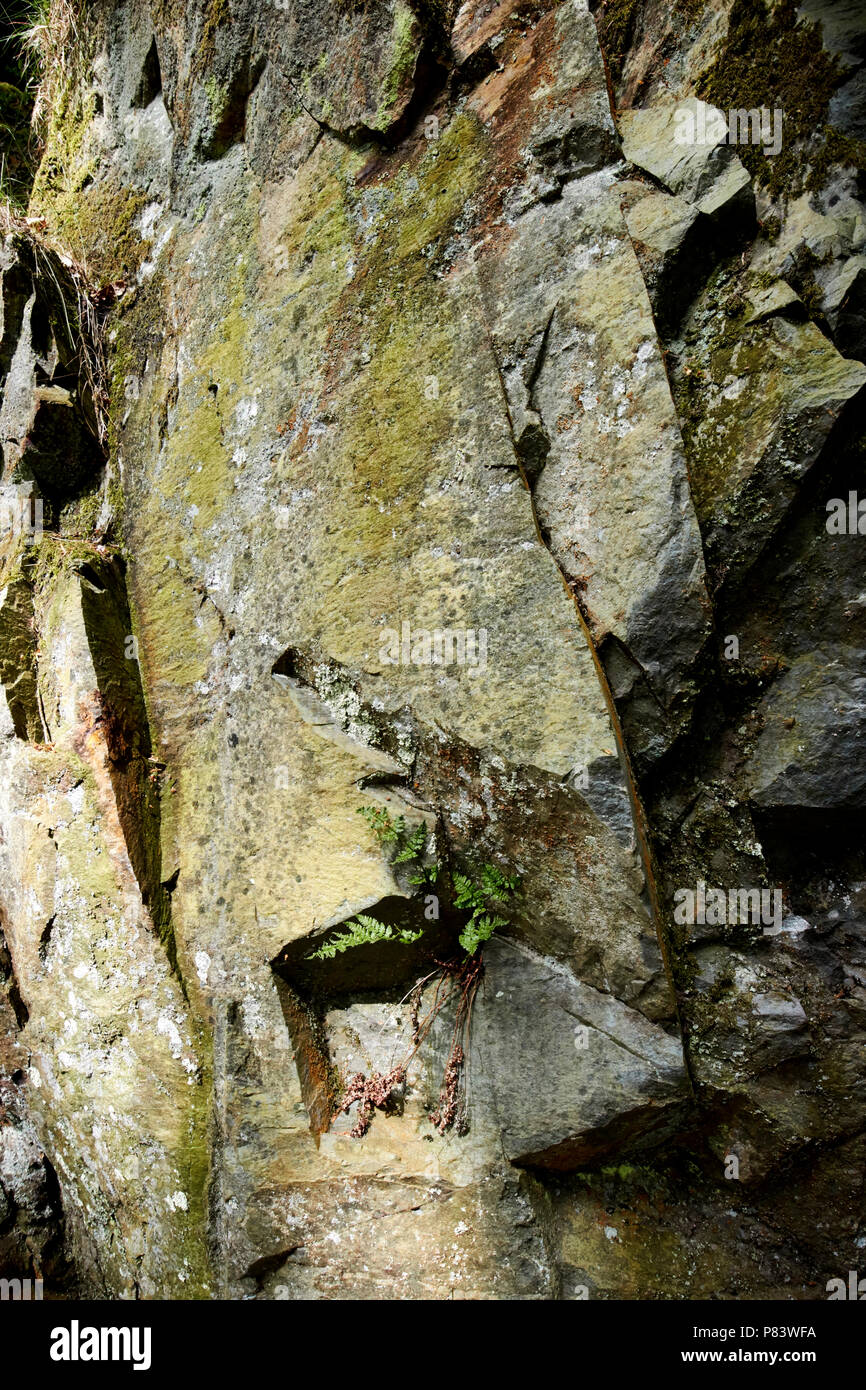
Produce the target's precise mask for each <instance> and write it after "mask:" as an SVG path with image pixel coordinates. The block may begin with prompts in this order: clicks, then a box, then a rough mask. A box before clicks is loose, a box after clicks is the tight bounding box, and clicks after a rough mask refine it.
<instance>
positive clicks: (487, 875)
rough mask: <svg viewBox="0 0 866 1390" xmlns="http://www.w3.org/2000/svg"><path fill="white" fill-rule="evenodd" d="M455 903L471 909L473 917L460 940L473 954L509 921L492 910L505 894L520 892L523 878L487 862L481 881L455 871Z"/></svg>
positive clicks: (482, 869)
mask: <svg viewBox="0 0 866 1390" xmlns="http://www.w3.org/2000/svg"><path fill="white" fill-rule="evenodd" d="M454 888H455V894H454V906H455V907H459V908H464V909H467V908H468V909H470V910H471V913H472V915H471V917H470V918H469V921H468V922H467V923H466V925H465V926H464V928H463V930H462V931H461V933H460V936H459V938H458V939H459V941H460V945H461V946H462V947H463V949H464V951H466V952H467V954H468V955H470V956H472V955H474V954H475V952H476V951H477V950H478V947H479V946H480V945H482V943H483V942H485V941H489V940H490V938H491V936H492V935H493V933H494V932H495V931H496V930H497V929H498V928H499V927H504V926H506V925H507V920H506V918H504V917H496V916H494V915H492V914H491V911H490V905H491V903H492V902H503V901H504V900H505V899H506V898H509V897H511V896H512V895H513V894H515V893H519V892H520V878H519V876H517V875H514V876H513V877H509V876H508V875H507V874H504V873H503V872H502V870H501V869H497V867H496V865H495V864H484V865H482V868H481V881H480V883H476V882H475V881H474V880H473V879H471V878H468V877H467V876H466V874H455V875H454Z"/></svg>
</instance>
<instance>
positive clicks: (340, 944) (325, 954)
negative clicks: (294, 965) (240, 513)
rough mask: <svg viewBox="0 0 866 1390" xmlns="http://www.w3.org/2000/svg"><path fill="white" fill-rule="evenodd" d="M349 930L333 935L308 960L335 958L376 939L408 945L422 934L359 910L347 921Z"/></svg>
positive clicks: (367, 944)
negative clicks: (382, 920)
mask: <svg viewBox="0 0 866 1390" xmlns="http://www.w3.org/2000/svg"><path fill="white" fill-rule="evenodd" d="M346 926H347V927H348V928H349V930H348V931H344V932H341V933H340V935H339V936H332V937H331V939H330V940H329V941H326V942H325V943H324V945H323V946H320V947H319V949H318V951H311V952H310V954H309V956H308V957H307V959H308V960H333V959H334V957H335V956H339V955H342V953H343V952H344V951H351V950H352V949H353V948H354V947H355V946H370V945H372V944H373V942H375V941H402V942H403V943H404V944H406V945H408V944H409V943H410V942H412V941H417V940H418V938H419V936H420V935H421V932H420V931H407V930H405V929H404V928H399V927H398V928H394V927H392V926H391V925H390V924H388V923H386V922H377V921H376V918H375V917H365V916H364V914H363V913H362V912H359V913H358V915H357V917H353V918H352V919H351V920H350V921H348V922H347V923H346Z"/></svg>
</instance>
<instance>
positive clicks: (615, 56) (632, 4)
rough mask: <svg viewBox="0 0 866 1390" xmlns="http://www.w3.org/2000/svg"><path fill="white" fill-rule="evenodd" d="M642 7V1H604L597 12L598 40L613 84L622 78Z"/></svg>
mask: <svg viewBox="0 0 866 1390" xmlns="http://www.w3.org/2000/svg"><path fill="white" fill-rule="evenodd" d="M640 6H641V0H602V3H601V5H599V7H598V9H597V10H596V15H595V22H596V24H597V26H598V38H599V42H600V44H601V47H602V50H603V52H604V56H605V58H606V59H607V69H608V72H609V74H610V79H611V81H612V82H613V83H617V82H618V81H619V79H620V78H621V77H622V73H623V68H624V67H625V60H626V58H627V57H628V51H629V47H630V45H631V40H632V35H633V34H634V26H635V20H636V18H637V13H638V10H639V9H640Z"/></svg>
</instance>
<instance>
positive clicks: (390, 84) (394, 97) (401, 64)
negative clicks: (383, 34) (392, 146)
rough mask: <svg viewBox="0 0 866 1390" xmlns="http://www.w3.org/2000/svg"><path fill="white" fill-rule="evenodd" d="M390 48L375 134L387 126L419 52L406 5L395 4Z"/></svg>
mask: <svg viewBox="0 0 866 1390" xmlns="http://www.w3.org/2000/svg"><path fill="white" fill-rule="evenodd" d="M391 44H392V47H391V63H390V66H389V68H388V72H387V74H386V76H385V80H384V82H383V83H382V100H381V103H380V105H379V109H378V111H377V112H376V119H375V121H374V122H373V124H374V127H375V128H376V129H377V130H385V129H387V127H388V125H389V124H390V120H391V113H392V111H393V110H394V107H395V106H396V104H397V102H398V101H399V99H400V98H401V97H402V96H404V95H405V93H406V91H407V89H408V87H409V85H410V83H411V81H412V76H413V74H414V72H415V64H416V62H417V61H418V53H419V51H420V48H421V38H420V34H419V31H418V23H417V20H416V18H415V15H414V14H413V13H412V11H411V9H410V8H409V6H408V5H406V4H403V3H398V5H397V9H396V10H395V13H394V27H393V30H392V34H391Z"/></svg>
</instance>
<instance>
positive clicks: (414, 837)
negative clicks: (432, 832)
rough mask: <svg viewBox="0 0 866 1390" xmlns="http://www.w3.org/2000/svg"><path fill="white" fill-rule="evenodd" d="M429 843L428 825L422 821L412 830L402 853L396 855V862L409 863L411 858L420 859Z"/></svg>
mask: <svg viewBox="0 0 866 1390" xmlns="http://www.w3.org/2000/svg"><path fill="white" fill-rule="evenodd" d="M426 844H427V826H426V825H425V824H424V822H423V821H422V823H421V824H420V825H419V826H416V828H415V829H414V830H413V831H412V834H411V835H410V836H409V838H408V840H407V841H406V843H405V845H404V846H403V848H402V849H401V850H400V853H399V854H397V855H395V857H394V863H395V864H407V863H408V862H409V860H410V859H418V858H419V857H420V856H421V855H422V854H423V853H424V848H425V846H426Z"/></svg>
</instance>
